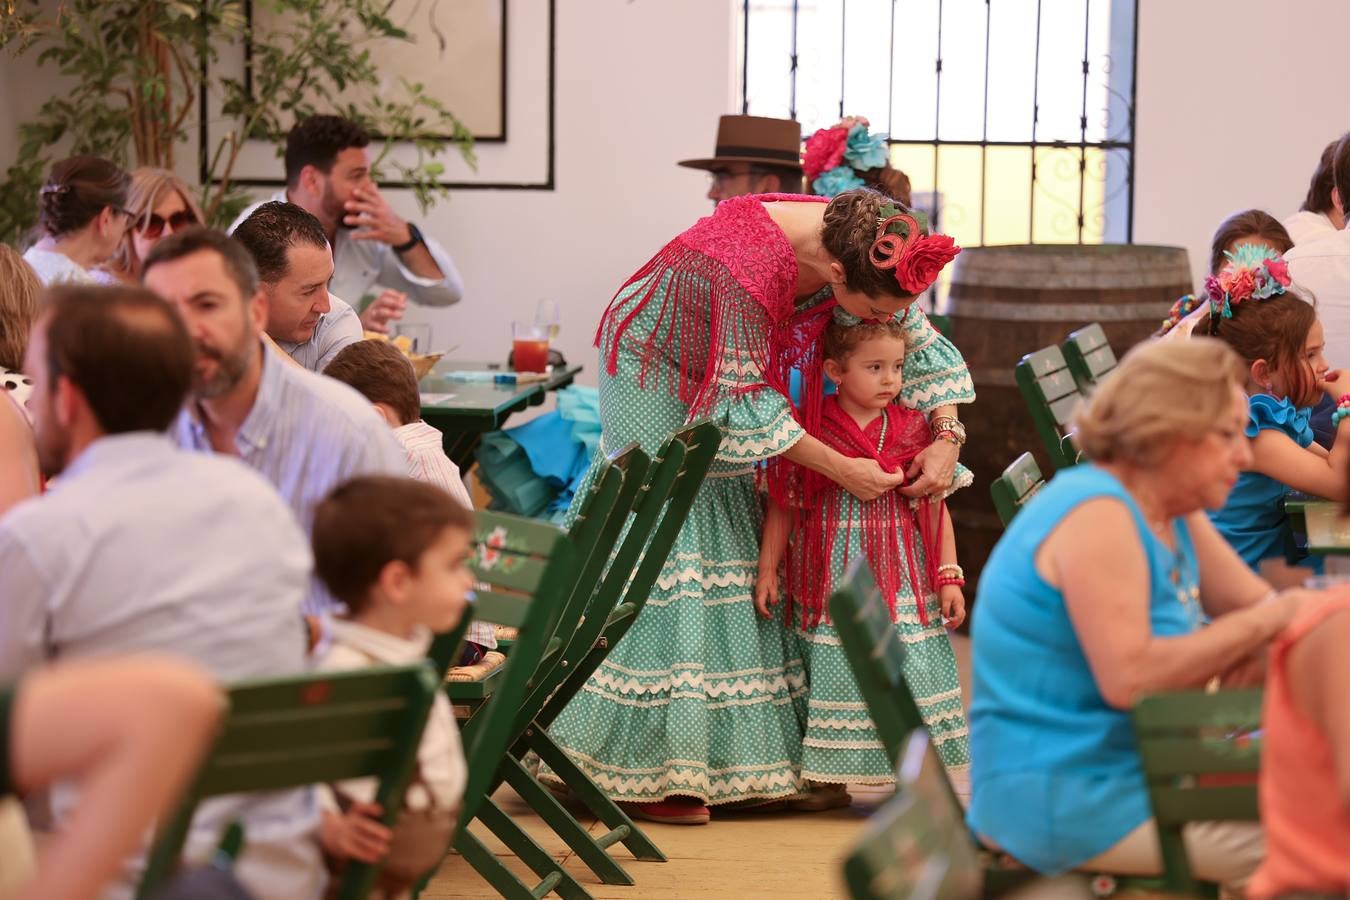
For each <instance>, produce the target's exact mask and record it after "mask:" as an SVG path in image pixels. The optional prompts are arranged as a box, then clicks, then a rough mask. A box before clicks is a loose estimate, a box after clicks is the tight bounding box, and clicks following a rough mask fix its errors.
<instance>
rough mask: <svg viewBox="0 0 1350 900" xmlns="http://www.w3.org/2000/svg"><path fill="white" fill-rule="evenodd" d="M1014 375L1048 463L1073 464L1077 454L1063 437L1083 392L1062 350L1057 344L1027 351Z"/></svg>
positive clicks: (1058, 465)
mask: <svg viewBox="0 0 1350 900" xmlns="http://www.w3.org/2000/svg"><path fill="white" fill-rule="evenodd" d="M1013 376H1014V379H1015V380H1016V382H1017V387H1018V390H1019V391H1021V393H1022V399H1023V400H1024V401H1025V402H1026V404H1027V411H1028V412H1030V414H1031V420H1032V424H1034V425H1035V427H1036V434H1037V435H1038V436H1039V437H1040V439H1041V444H1042V445H1043V446H1044V447H1045V451H1046V453H1047V454H1048V455H1049V457H1050V463H1051V466H1052V467H1053V468H1054V469H1055V470H1056V471H1058V470H1059V469H1064V468H1068V467H1069V466H1072V465H1074V464H1076V463H1077V461H1078V455H1077V453H1076V452H1075V451H1073V450H1072V447H1071V446H1070V447H1066V446H1065V442H1064V437H1065V430H1066V427H1067V425H1068V423H1069V420H1070V418H1071V417H1072V415H1073V411H1074V408H1075V407H1076V406H1077V405H1078V402H1079V400H1080V399H1081V398H1082V395H1081V394H1080V393H1079V390H1078V383H1077V382H1076V381H1075V380H1074V377H1073V374H1072V373H1071V372H1070V371H1069V370H1068V363H1066V362H1065V360H1064V353H1063V352H1062V351H1061V350H1060V348H1058V347H1046V348H1044V349H1042V350H1037V351H1036V352H1035V353H1029V354H1027V355H1026V356H1024V357H1022V359H1021V361H1020V362H1018V364H1017V366H1016V367H1015V368H1014V370H1013Z"/></svg>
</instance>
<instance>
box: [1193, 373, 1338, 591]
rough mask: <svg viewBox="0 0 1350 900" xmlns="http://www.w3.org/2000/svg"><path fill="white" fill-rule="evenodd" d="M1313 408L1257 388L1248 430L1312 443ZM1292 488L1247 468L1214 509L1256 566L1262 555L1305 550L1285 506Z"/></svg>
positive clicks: (1214, 517) (1293, 556) (1224, 530)
mask: <svg viewBox="0 0 1350 900" xmlns="http://www.w3.org/2000/svg"><path fill="white" fill-rule="evenodd" d="M1311 414H1312V410H1311V409H1295V408H1294V405H1293V404H1292V403H1290V402H1289V401H1288V400H1284V399H1276V398H1275V397H1272V396H1270V395H1269V394H1257V395H1255V396H1254V397H1252V398H1251V403H1250V405H1249V407H1248V418H1247V427H1246V434H1247V437H1250V438H1254V437H1256V436H1257V434H1259V433H1260V432H1261V431H1262V430H1264V429H1272V430H1275V431H1278V432H1280V433H1281V434H1285V435H1287V436H1288V437H1289V438H1290V439H1291V440H1292V441H1294V443H1296V444H1298V445H1299V446H1300V447H1307V446H1309V445H1310V444H1312V442H1313V430H1312V425H1311V424H1310V421H1309V420H1310V417H1311ZM1288 492H1289V487H1288V485H1285V484H1283V483H1281V482H1279V481H1276V480H1275V479H1274V478H1271V477H1270V476H1269V475H1262V474H1261V473H1260V472H1243V473H1242V474H1241V475H1239V476H1238V480H1237V484H1235V485H1234V486H1233V491H1232V493H1230V494H1229V495H1228V502H1227V503H1225V504H1224V507H1223V509H1221V510H1218V511H1217V512H1212V513H1210V514H1209V518H1210V520H1211V521H1213V522H1214V527H1215V528H1217V529H1218V530H1219V533H1220V534H1222V535H1223V536H1224V538H1225V539H1226V540H1227V541H1228V543H1229V544H1231V545H1232V546H1233V549H1234V550H1236V551H1237V553H1238V555H1239V556H1241V557H1242V559H1243V561H1244V562H1245V563H1247V565H1249V566H1251V567H1252V569H1253V570H1255V569H1256V568H1257V566H1258V565H1259V564H1260V562H1261V560H1263V559H1272V558H1281V559H1286V560H1290V561H1296V560H1298V559H1299V558H1300V556H1301V555H1302V554H1301V553H1300V551H1299V550H1298V548H1297V547H1296V546H1295V543H1294V533H1293V531H1292V529H1290V527H1289V517H1288V516H1287V515H1285V512H1284V495H1285V494H1287V493H1288Z"/></svg>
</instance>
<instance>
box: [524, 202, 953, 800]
mask: <svg viewBox="0 0 1350 900" xmlns="http://www.w3.org/2000/svg"><path fill="white" fill-rule="evenodd" d="M891 202H892V201H890V200H889V199H888V198H886V197H884V196H882V195H881V194H878V193H876V192H874V191H868V190H857V191H849V192H846V193H844V194H841V195H840V196H838V197H836V198H834V200H832V201H830V202H828V203H826V202H825V201H824V200H822V199H821V198H818V197H803V196H794V195H781V194H768V195H760V196H754V195H751V196H745V197H734V198H732V199H730V200H725V201H723V202H722V203H721V204H719V205H718V207H717V209H716V211H715V212H714V213H713V214H712V215H711V216H710V217H708V218H705V219H702V220H700V221H699V222H698V223H697V224H695V225H694V226H693V227H692V228H690V229H688V230H687V231H685V232H684V233H683V234H681V235H679V236H678V237H676V238H675V239H674V240H673V241H671V242H670V243H669V244H667V245H666V246H665V248H663V249H662V250H661V251H660V252H659V253H657V255H656V256H655V257H654V258H653V259H652V260H651V261H649V262H648V263H647V264H646V265H644V266H643V267H642V268H641V269H639V270H638V271H637V273H636V274H634V275H633V276H632V277H631V278H630V279H629V280H628V281H627V283H626V284H625V285H624V286H623V287H622V288H621V289H620V290H619V293H618V294H617V295H616V296H615V298H614V300H613V301H612V302H611V304H610V307H609V309H608V311H607V312H606V313H605V316H604V318H603V319H602V320H601V323H600V329H599V333H598V335H597V343H598V344H599V346H600V352H601V368H600V419H601V429H602V434H601V443H600V447H599V450H598V454H597V457H596V459H597V462H598V461H599V460H602V459H603V455H604V454H607V453H611V452H613V451H614V450H616V449H618V448H619V447H622V446H624V445H625V444H627V443H629V442H632V441H636V442H638V443H639V444H641V446H642V447H643V449H644V450H646V451H647V452H649V453H655V451H656V450H657V448H658V447H659V446H660V444H661V442H662V441H663V440H664V439H665V438H666V437H667V435H669V434H670V432H672V431H674V430H675V429H677V428H679V427H680V426H682V425H683V424H684V423H686V422H688V421H691V420H695V419H701V418H710V419H711V420H712V421H713V422H715V423H716V424H717V425H718V426H719V427H720V429H721V431H722V435H723V436H722V443H721V446H720V448H719V450H718V454H717V459H716V461H715V462H714V464H713V467H712V470H711V472H710V473H709V475H708V477H707V480H706V481H705V482H704V484H703V485H702V487H701V488H700V490H699V493H698V495H697V497H696V498H695V501H694V505H693V508H692V509H691V511H690V513H689V516H688V519H687V521H686V522H685V525H684V527H683V529H682V530H681V531H680V533H679V535H678V537H677V539H676V541H675V545H674V547H673V549H672V550H671V553H670V556H669V558H668V559H667V560H666V563H665V566H664V568H663V569H662V571H661V574H660V576H659V577H658V579H657V582H656V586H655V588H654V589H653V591H652V593H651V596H650V598H649V599H648V601H647V605H646V608H645V609H644V610H643V613H642V615H641V616H639V617H638V619H637V621H636V622H635V623H634V625H633V627H632V629H631V630H630V631H629V633H628V635H627V636H626V637H625V638H624V639H623V641H622V642H620V643H619V645H618V646H617V647H615V648H614V650H613V652H611V653H610V655H609V657H608V658H607V659H606V660H605V662H604V663H603V664H602V665H601V667H600V668H599V669H598V670H597V671H596V672H595V674H594V675H593V676H592V677H591V678H590V680H589V681H588V682H587V684H586V687H585V689H584V690H582V691H581V692H580V693H578V695H577V697H576V698H575V699H574V700H573V701H572V702H571V704H570V705H569V706H568V707H567V708H566V709H565V710H564V711H563V712H562V714H561V715H560V716H559V717H558V719H557V720H556V721H555V722H554V724H553V725H552V727H551V733H552V735H553V737H554V739H555V740H556V741H557V743H558V744H559V745H560V746H561V747H562V748H563V750H564V751H565V752H566V753H567V754H568V756H569V757H570V758H571V760H572V761H573V762H574V763H575V764H576V765H577V766H579V767H580V768H582V769H583V770H584V771H585V772H586V773H587V774H588V775H589V776H590V777H591V779H592V780H593V781H594V782H595V783H596V784H597V785H598V786H599V787H600V789H601V790H603V791H604V792H605V793H606V794H608V795H609V796H610V797H612V798H613V799H615V800H619V801H626V802H627V803H628V804H629V806H628V807H627V808H628V809H629V811H630V814H632V815H637V816H641V817H645V818H649V819H655V820H658V821H663V822H668V823H672V824H676V823H678V824H702V823H704V822H707V821H708V818H709V812H708V806H710V805H717V804H723V805H727V804H747V803H762V802H764V801H772V800H775V799H779V798H788V797H791V796H794V795H796V794H798V793H799V792H800V790H801V779H800V776H799V769H800V765H801V740H802V726H801V724H800V722H799V719H798V714H797V710H796V708H795V704H796V702H797V701H799V700H800V698H801V696H802V694H803V692H804V690H805V674H804V672H803V670H802V663H801V660H800V659H799V658H798V657H797V656H796V655H795V653H794V652H793V651H794V650H795V639H792V640H789V638H790V637H791V636H790V635H787V634H786V633H785V632H784V629H783V628H782V627H781V625H779V624H778V623H777V622H771V621H764V620H761V619H759V618H758V617H756V616H755V614H754V609H753V605H754V598H753V588H754V583H755V573H756V566H757V562H758V558H759V537H760V526H761V522H762V519H763V512H762V510H763V506H762V501H761V499H760V494H759V492H758V490H757V487H756V480H757V477H764V468H763V467H762V466H761V465H760V463H762V462H763V461H765V460H767V459H770V458H773V457H777V456H780V455H782V456H786V457H788V458H790V459H792V460H793V461H794V462H796V463H798V464H800V465H801V466H803V467H804V468H806V469H808V470H810V471H812V472H817V473H820V474H821V475H823V476H825V477H826V478H828V479H830V480H831V481H833V482H835V483H837V484H839V485H841V486H842V487H843V488H844V489H845V490H847V491H848V492H849V493H851V494H853V495H854V496H856V497H858V498H860V499H863V500H871V499H873V498H875V497H878V496H880V495H882V494H884V493H886V492H887V491H890V490H891V489H893V488H896V487H898V486H900V485H901V484H902V483H905V482H906V481H907V480H911V479H912V483H910V484H909V485H908V486H907V487H905V488H904V490H905V491H906V492H907V493H908V494H910V495H912V496H923V495H926V494H929V493H933V492H935V491H941V490H944V489H946V488H947V486H949V485H950V484H951V481H952V478H953V475H954V472H955V469H956V456H957V449H958V448H957V444H956V443H954V442H952V441H939V442H936V443H934V444H933V445H931V446H929V447H927V448H925V449H924V450H922V451H921V452H920V453H919V454H918V455H917V456H916V457H915V458H914V460H913V461H912V462H911V463H910V465H909V468H908V469H907V470H905V471H889V470H887V469H886V468H884V467H883V466H882V465H881V464H880V463H878V462H877V461H876V460H875V459H872V458H865V459H864V458H859V457H854V456H847V455H845V454H843V453H840V452H839V451H838V450H835V449H833V448H832V447H829V446H827V445H826V444H825V443H823V442H822V441H820V440H819V439H818V438H815V437H812V436H811V435H810V434H808V432H807V430H805V429H803V427H802V424H801V423H799V422H798V421H797V420H796V418H795V417H794V415H793V410H792V408H791V405H790V404H789V401H788V399H787V390H788V372H789V370H790V369H791V368H792V367H793V366H794V365H798V366H800V367H802V368H803V371H805V372H806V373H807V374H808V378H807V381H808V388H809V389H810V390H808V393H810V394H812V395H813V396H814V397H816V398H817V400H818V399H819V396H820V385H819V382H820V380H821V378H822V375H821V370H820V365H819V361H818V359H817V357H818V354H817V353H816V343H817V339H818V338H819V336H820V333H821V331H822V330H823V327H824V323H825V322H827V321H828V320H829V319H830V318H831V316H832V315H833V309H834V307H835V306H840V307H843V308H844V309H845V310H846V311H848V312H849V313H851V314H853V315H856V316H859V317H865V318H876V317H885V318H889V317H891V316H893V315H895V314H896V313H897V312H900V311H902V310H905V309H909V313H908V315H907V316H906V318H905V326H906V328H907V329H908V330H909V331H910V332H911V333H912V340H911V346H912V347H913V348H914V349H913V350H912V351H911V352H910V354H909V356H908V357H907V358H906V360H905V388H904V394H903V396H904V400H905V402H906V403H907V404H908V405H910V406H913V407H915V408H916V409H919V410H921V411H923V412H924V413H926V414H931V415H932V416H934V417H942V416H947V417H953V416H954V415H955V412H956V406H955V404H957V403H968V402H971V401H972V400H973V399H974V391H973V389H972V386H971V381H970V375H969V373H968V371H967V370H966V366H965V363H964V362H963V361H962V359H961V356H960V354H958V353H957V352H956V349H955V348H954V347H953V346H952V345H951V344H950V343H948V342H947V341H946V340H945V339H943V338H941V337H940V336H939V335H938V334H937V332H936V331H934V329H933V328H932V326H930V325H929V324H928V320H927V319H926V318H925V317H924V315H923V312H922V311H921V310H918V309H914V308H913V307H912V304H913V303H914V300H915V299H916V297H917V296H918V295H919V294H920V293H922V291H923V290H924V289H925V288H926V287H927V285H928V283H930V282H931V280H932V278H933V277H935V276H936V274H937V271H938V269H940V268H941V266H942V265H943V264H945V262H946V261H947V260H949V259H950V257H951V256H952V255H954V253H955V250H954V248H953V247H952V246H951V242H950V239H946V240H945V241H944V240H943V239H940V238H939V237H937V236H928V235H924V236H920V235H918V234H917V233H916V234H915V235H914V237H913V239H912V240H908V241H906V239H904V238H902V237H900V236H896V235H892V234H891V233H890V231H889V230H888V229H889V228H890V227H891V226H887V225H886V224H885V220H886V219H887V218H888V217H889V213H888V214H887V215H883V214H882V212H883V208H884V207H885V206H886V205H887V204H889V203H891ZM902 245H903V246H902ZM812 380H814V382H815V384H814V386H812V385H811V384H810V382H811V381H812ZM958 424H959V423H958ZM595 471H597V468H596V467H592V470H591V472H592V475H593V473H594V472H595ZM585 494H586V490H585V485H584V484H583V486H582V487H581V488H579V489H578V491H577V496H578V497H583V496H585ZM541 776H542V777H543V778H545V779H547V780H550V781H561V779H560V778H558V776H557V774H556V773H554V772H552V771H551V770H550V769H548V768H547V767H544V768H542V769H541Z"/></svg>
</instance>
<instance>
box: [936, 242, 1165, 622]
mask: <svg viewBox="0 0 1350 900" xmlns="http://www.w3.org/2000/svg"><path fill="white" fill-rule="evenodd" d="M1190 292H1191V270H1190V263H1189V261H1188V260H1187V257H1186V250H1185V248H1182V247H1149V246H1140V245H1133V244H1100V245H1076V244H1058V245H1056V244H1032V245H1018V246H1006V247H972V248H968V249H966V250H963V251H962V252H961V255H960V256H958V257H957V258H956V266H955V269H954V271H953V273H952V287H951V294H950V299H951V307H950V310H949V312H950V314H951V320H952V330H951V335H950V337H951V339H952V342H953V343H954V344H956V346H957V349H959V350H960V351H961V354H962V355H963V356H964V357H965V359H966V365H967V366H969V367H970V373H971V376H972V378H973V379H974V381H975V395H976V399H975V403H974V404H972V405H970V406H964V407H962V408H961V420H962V421H963V422H965V424H966V430H967V433H968V436H969V441H968V443H967V444H966V446H965V448H964V449H963V451H962V454H961V460H962V462H964V463H965V464H966V465H967V466H969V467H970V468H971V469H972V470H973V471H974V472H975V484H974V485H973V486H972V487H971V488H968V489H966V490H963V491H958V492H957V493H956V494H955V495H953V496H952V499H951V511H952V521H953V524H954V526H955V529H956V540H957V545H958V550H959V551H960V557H961V562H962V565H963V566H964V567H965V570H966V573H967V578H969V579H971V580H972V582H973V580H974V579H975V578H978V573H979V570H980V568H981V567H982V566H983V565H984V562H985V560H986V559H987V558H988V556H989V551H990V550H992V549H993V546H994V544H995V542H997V541H998V538H999V536H1000V535H1002V533H1003V526H1002V525H1001V524H1000V523H999V520H998V516H997V515H996V514H995V513H994V504H993V501H992V500H991V499H990V496H989V484H990V482H992V481H993V480H994V479H995V478H997V477H998V475H999V473H1001V472H1002V471H1003V469H1004V468H1005V467H1007V466H1008V465H1009V464H1010V463H1011V462H1012V461H1013V460H1014V459H1016V458H1017V456H1018V454H1020V453H1022V452H1023V451H1027V450H1030V451H1031V452H1032V453H1033V454H1034V455H1035V456H1036V460H1037V462H1038V463H1039V464H1040V466H1041V471H1042V472H1043V473H1044V474H1045V475H1046V477H1047V478H1048V477H1049V476H1050V474H1051V469H1050V466H1049V459H1048V458H1047V457H1046V454H1045V451H1044V449H1043V448H1042V446H1041V442H1040V439H1039V438H1038V437H1037V436H1036V430H1035V428H1034V427H1033V426H1032V423H1031V416H1030V414H1029V413H1028V412H1027V407H1026V404H1025V403H1024V402H1023V400H1022V395H1021V393H1020V392H1019V391H1018V389H1017V383H1016V382H1015V381H1014V379H1013V367H1014V366H1015V365H1017V361H1018V360H1019V359H1021V358H1022V357H1023V356H1024V355H1025V354H1027V353H1031V352H1033V351H1035V350H1039V349H1041V348H1042V347H1047V346H1049V345H1051V344H1055V345H1058V344H1061V343H1063V341H1064V339H1065V338H1066V337H1067V336H1068V335H1069V332H1071V331H1074V330H1075V329H1077V328H1080V327H1082V326H1083V325H1087V324H1089V323H1091V322H1100V323H1101V325H1102V328H1103V329H1105V331H1106V336H1107V338H1108V339H1109V340H1110V342H1111V346H1112V348H1114V350H1115V352H1116V355H1117V356H1120V355H1123V354H1124V353H1125V351H1126V350H1128V349H1129V348H1130V347H1132V346H1133V345H1134V344H1136V343H1138V342H1139V341H1141V340H1143V339H1144V338H1146V337H1148V336H1149V335H1150V334H1152V333H1153V331H1154V330H1156V329H1157V328H1158V326H1159V325H1161V324H1162V320H1163V318H1164V317H1165V316H1166V315H1167V311H1168V309H1169V308H1170V307H1171V305H1172V304H1173V303H1174V302H1176V299H1177V297H1179V296H1181V295H1182V294H1187V293H1190ZM967 596H973V593H972V592H971V591H970V590H969V589H968V590H967Z"/></svg>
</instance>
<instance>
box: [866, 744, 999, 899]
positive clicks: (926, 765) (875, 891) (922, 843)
mask: <svg viewBox="0 0 1350 900" xmlns="http://www.w3.org/2000/svg"><path fill="white" fill-rule="evenodd" d="M945 781H946V775H945V774H944V773H943V769H942V762H941V761H940V760H939V759H938V758H937V754H936V753H934V752H933V748H932V747H931V746H930V744H929V740H928V732H926V731H924V730H923V729H921V728H920V729H918V730H916V731H914V732H913V733H912V734H911V735H910V736H909V737H908V738H907V739H906V740H905V744H904V750H903V753H902V754H901V760H900V766H899V770H898V771H897V772H896V778H895V782H896V793H895V796H894V797H893V798H892V799H891V800H889V801H887V802H886V804H885V805H884V806H882V807H881V808H880V809H878V810H877V811H876V812H875V813H874V814H873V815H872V816H871V818H869V819H868V820H867V824H866V825H865V826H864V828H863V833H862V837H861V838H859V840H858V842H857V844H856V845H855V846H854V848H853V850H852V852H851V853H849V855H848V857H847V858H846V859H845V860H844V881H845V883H846V884H847V885H848V892H849V896H850V897H852V898H853V900H966V898H973V897H978V896H980V893H981V891H982V888H983V880H982V877H981V872H980V863H979V855H978V854H979V851H978V850H977V849H976V847H975V844H974V842H973V841H971V838H970V833H969V832H968V831H967V830H966V826H965V822H964V816H963V815H962V812H961V806H960V804H958V803H956V802H955V798H953V797H952V796H951V794H950V792H949V791H948V790H946V788H945V787H944V783H945Z"/></svg>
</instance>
